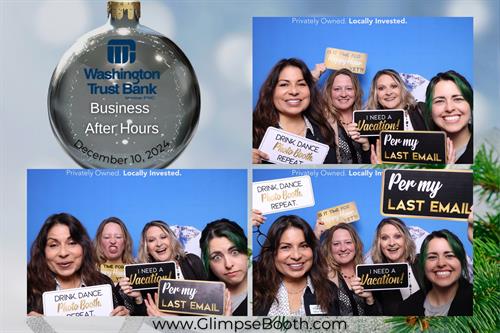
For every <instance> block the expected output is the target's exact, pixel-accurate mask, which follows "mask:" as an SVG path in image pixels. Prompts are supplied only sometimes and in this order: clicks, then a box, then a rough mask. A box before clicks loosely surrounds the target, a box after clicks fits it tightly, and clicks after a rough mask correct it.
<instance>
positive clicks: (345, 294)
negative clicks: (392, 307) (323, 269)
mask: <svg viewBox="0 0 500 333" xmlns="http://www.w3.org/2000/svg"><path fill="white" fill-rule="evenodd" d="M338 277H339V287H338V289H337V296H338V300H339V309H340V315H341V316H380V315H382V310H381V309H380V306H379V304H378V302H377V300H375V303H373V304H372V305H368V304H366V301H365V299H364V298H363V297H360V296H358V295H356V293H354V292H353V291H352V290H351V289H349V287H348V286H347V283H346V282H345V280H344V278H343V277H342V276H341V275H340V274H339V275H338Z"/></svg>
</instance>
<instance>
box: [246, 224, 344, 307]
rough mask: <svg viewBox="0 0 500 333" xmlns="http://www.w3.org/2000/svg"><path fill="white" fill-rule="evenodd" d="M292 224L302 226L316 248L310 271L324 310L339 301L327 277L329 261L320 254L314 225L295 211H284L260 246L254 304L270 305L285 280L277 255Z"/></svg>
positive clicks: (255, 274) (297, 226) (293, 226)
mask: <svg viewBox="0 0 500 333" xmlns="http://www.w3.org/2000/svg"><path fill="white" fill-rule="evenodd" d="M289 228H297V229H300V230H302V232H303V233H304V237H305V240H306V243H307V244H308V245H309V247H310V248H311V250H312V252H313V263H312V267H311V270H310V271H309V272H307V274H308V276H309V277H310V278H311V281H312V285H313V287H314V292H315V294H316V300H317V302H318V304H319V305H320V306H321V308H322V309H323V311H325V312H327V311H328V310H329V309H331V308H332V305H333V304H334V302H336V300H337V298H336V293H335V292H334V291H333V290H332V288H331V287H330V285H329V284H328V283H325V278H326V277H327V275H328V272H327V269H326V263H325V260H324V258H323V256H322V255H321V252H320V246H319V242H318V240H317V239H316V236H315V235H314V232H313V230H312V228H311V226H310V225H309V224H308V223H307V222H306V221H305V220H304V219H302V218H300V217H299V216H296V215H283V216H281V217H279V218H278V219H277V220H276V221H274V223H273V224H272V225H271V228H270V229H269V232H268V233H267V238H266V240H265V242H264V244H263V246H262V248H261V252H260V255H259V257H258V259H257V262H256V264H255V265H254V274H253V308H254V312H256V311H257V309H259V310H261V309H263V308H268V307H270V306H271V304H272V303H273V301H274V300H275V299H276V294H277V293H278V288H279V285H280V283H281V281H282V275H281V273H280V272H279V271H278V270H277V269H276V266H275V258H276V255H277V252H278V247H279V243H280V240H281V237H282V236H283V233H284V232H285V231H286V230H287V229H289Z"/></svg>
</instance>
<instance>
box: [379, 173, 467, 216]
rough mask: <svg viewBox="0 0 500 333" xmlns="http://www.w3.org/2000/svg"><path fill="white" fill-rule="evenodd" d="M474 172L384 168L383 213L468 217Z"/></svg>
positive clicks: (392, 214) (389, 214) (390, 214)
mask: <svg viewBox="0 0 500 333" xmlns="http://www.w3.org/2000/svg"><path fill="white" fill-rule="evenodd" d="M471 206H472V171H469V170H460V171H459V170H447V171H442V170H439V171H438V170H384V173H383V176H382V195H381V210H382V215H387V216H410V217H431V218H445V219H450V220H467V217H468V215H469V214H470V212H471Z"/></svg>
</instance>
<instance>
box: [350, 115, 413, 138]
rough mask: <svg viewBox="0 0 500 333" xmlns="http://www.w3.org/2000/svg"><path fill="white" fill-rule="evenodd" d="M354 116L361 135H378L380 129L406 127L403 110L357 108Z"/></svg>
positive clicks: (392, 129)
mask: <svg viewBox="0 0 500 333" xmlns="http://www.w3.org/2000/svg"><path fill="white" fill-rule="evenodd" d="M353 117H354V122H355V123H356V124H357V125H358V130H359V133H360V134H361V136H378V135H379V133H380V131H402V130H404V129H405V124H404V111H403V110H355V111H354V112H353Z"/></svg>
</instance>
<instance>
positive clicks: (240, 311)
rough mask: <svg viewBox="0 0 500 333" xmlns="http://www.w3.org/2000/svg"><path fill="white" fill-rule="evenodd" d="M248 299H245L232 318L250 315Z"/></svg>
mask: <svg viewBox="0 0 500 333" xmlns="http://www.w3.org/2000/svg"><path fill="white" fill-rule="evenodd" d="M247 308H248V297H245V299H244V300H243V302H241V304H240V305H239V306H238V307H237V308H236V310H234V311H233V313H232V314H231V315H232V316H246V315H247V314H248V310H247Z"/></svg>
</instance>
